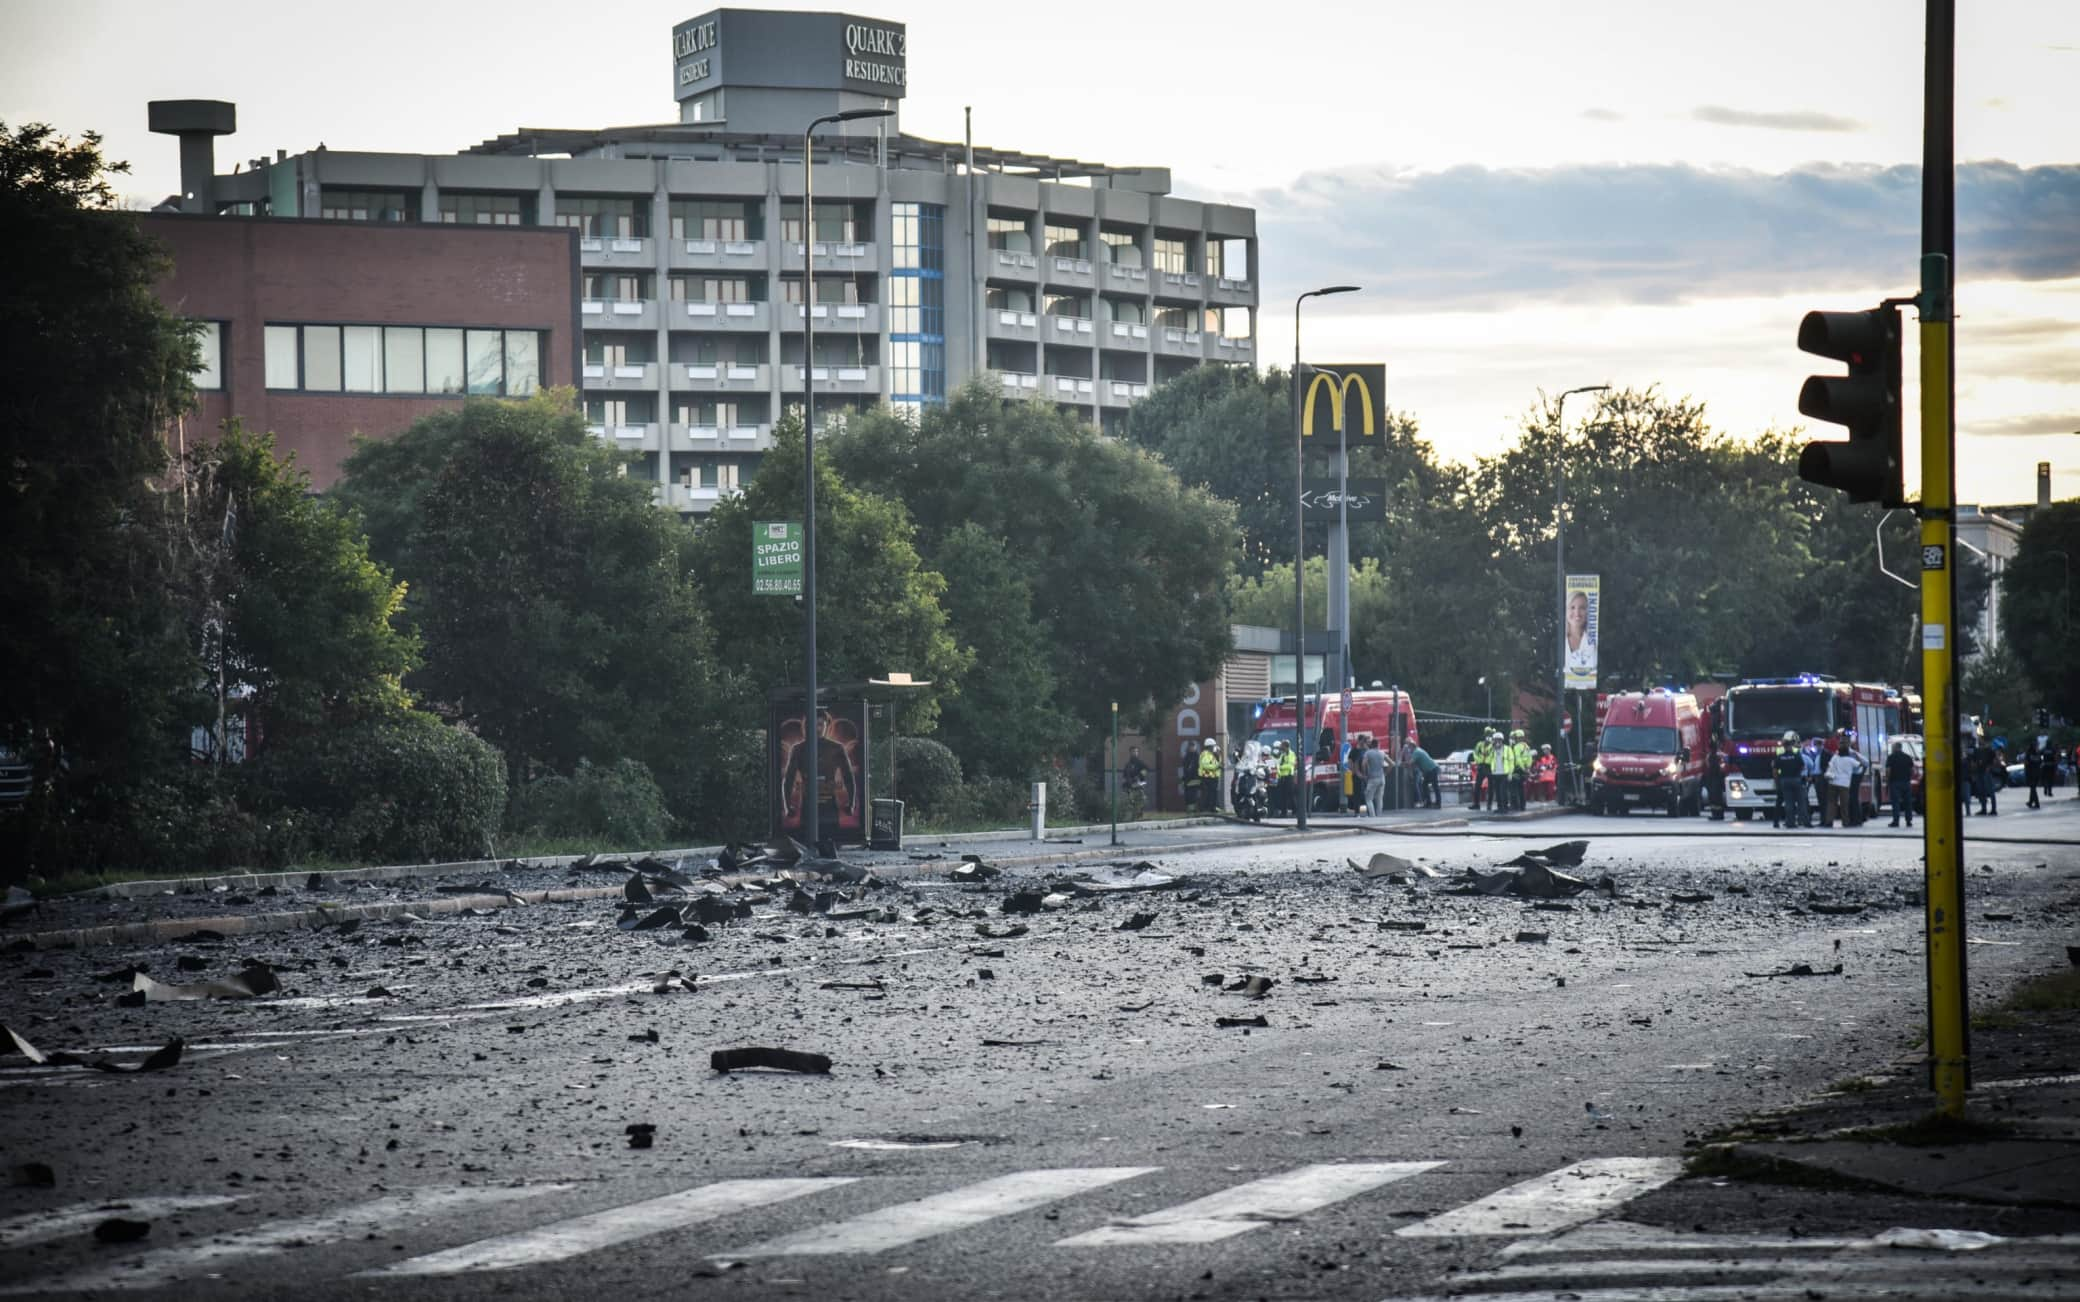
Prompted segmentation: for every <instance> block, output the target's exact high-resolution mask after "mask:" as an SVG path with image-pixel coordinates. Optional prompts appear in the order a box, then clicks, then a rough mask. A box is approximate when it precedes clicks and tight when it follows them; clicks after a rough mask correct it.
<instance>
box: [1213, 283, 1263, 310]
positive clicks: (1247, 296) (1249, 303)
mask: <svg viewBox="0 0 2080 1302" xmlns="http://www.w3.org/2000/svg"><path fill="white" fill-rule="evenodd" d="M1206 301H1207V302H1209V303H1214V304H1218V305H1221V306H1224V307H1254V306H1255V305H1256V302H1257V287H1256V285H1255V284H1254V283H1253V282H1251V281H1247V280H1233V279H1230V278H1229V277H1227V276H1215V277H1212V278H1211V279H1210V280H1209V282H1208V284H1207V286H1206Z"/></svg>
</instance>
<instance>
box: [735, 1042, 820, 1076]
mask: <svg viewBox="0 0 2080 1302" xmlns="http://www.w3.org/2000/svg"><path fill="white" fill-rule="evenodd" d="M708 1066H709V1067H710V1068H712V1069H714V1070H715V1071H723V1072H730V1071H747V1070H752V1069H757V1068H764V1069H766V1070H769V1071H795V1072H802V1073H805V1074H807V1075H812V1076H828V1075H830V1070H831V1060H830V1059H829V1058H826V1057H824V1056H823V1055H822V1054H820V1053H798V1052H796V1051H795V1050H793V1049H767V1048H748V1049H717V1050H715V1052H713V1053H711V1054H709V1055H708Z"/></svg>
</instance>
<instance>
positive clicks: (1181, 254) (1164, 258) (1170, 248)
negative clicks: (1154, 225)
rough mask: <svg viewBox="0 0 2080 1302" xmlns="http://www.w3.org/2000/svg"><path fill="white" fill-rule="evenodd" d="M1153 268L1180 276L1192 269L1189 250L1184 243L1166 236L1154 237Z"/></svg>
mask: <svg viewBox="0 0 2080 1302" xmlns="http://www.w3.org/2000/svg"><path fill="white" fill-rule="evenodd" d="M1155 268H1156V270H1157V271H1168V272H1171V273H1173V274H1175V275H1179V276H1182V275H1183V274H1185V273H1186V272H1188V271H1190V270H1191V269H1192V255H1191V250H1190V249H1189V248H1188V247H1187V245H1186V243H1185V241H1183V240H1180V239H1173V238H1171V237H1168V236H1163V235H1158V236H1156V255H1155Z"/></svg>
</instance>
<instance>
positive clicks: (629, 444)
mask: <svg viewBox="0 0 2080 1302" xmlns="http://www.w3.org/2000/svg"><path fill="white" fill-rule="evenodd" d="M585 428H586V430H588V431H589V432H590V433H591V435H592V437H594V438H596V439H598V440H599V441H600V442H602V443H606V444H608V445H610V446H612V447H614V448H617V449H619V450H620V451H622V452H656V451H659V450H660V449H659V447H658V437H657V426H655V425H587V426H586V427H585Z"/></svg>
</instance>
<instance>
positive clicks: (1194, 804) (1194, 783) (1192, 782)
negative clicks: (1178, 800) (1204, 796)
mask: <svg viewBox="0 0 2080 1302" xmlns="http://www.w3.org/2000/svg"><path fill="white" fill-rule="evenodd" d="M1177 790H1178V794H1180V795H1182V796H1183V797H1184V812H1185V813H1187V814H1189V813H1191V812H1192V811H1193V810H1195V809H1197V808H1198V807H1199V743H1198V742H1196V741H1187V742H1185V744H1184V751H1183V752H1182V753H1181V754H1180V755H1179V756H1178V758H1177Z"/></svg>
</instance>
